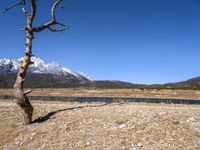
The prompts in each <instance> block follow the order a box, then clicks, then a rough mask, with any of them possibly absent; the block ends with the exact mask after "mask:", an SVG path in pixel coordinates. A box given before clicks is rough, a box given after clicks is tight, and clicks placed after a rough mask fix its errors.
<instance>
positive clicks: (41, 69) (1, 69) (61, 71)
mask: <svg viewBox="0 0 200 150" xmlns="http://www.w3.org/2000/svg"><path fill="white" fill-rule="evenodd" d="M21 61H22V58H19V59H13V60H11V59H0V73H16V72H18V70H19V67H20V64H21ZM32 61H33V62H34V64H33V65H30V67H29V69H28V73H33V74H34V73H35V74H36V73H37V74H53V75H58V76H62V77H67V78H69V79H77V80H92V79H91V78H90V77H88V76H87V75H86V74H84V73H82V72H75V71H72V70H70V69H68V68H65V67H62V66H60V65H59V64H58V63H56V62H52V63H45V62H44V61H43V60H42V59H40V58H37V57H32Z"/></svg>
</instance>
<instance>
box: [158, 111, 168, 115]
mask: <svg viewBox="0 0 200 150" xmlns="http://www.w3.org/2000/svg"><path fill="white" fill-rule="evenodd" d="M166 114H167V113H166V112H160V113H159V115H166Z"/></svg>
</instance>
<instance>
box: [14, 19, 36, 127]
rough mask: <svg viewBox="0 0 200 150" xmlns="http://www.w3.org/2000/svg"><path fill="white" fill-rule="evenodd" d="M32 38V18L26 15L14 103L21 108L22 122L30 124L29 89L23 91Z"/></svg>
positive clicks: (29, 61) (31, 107)
mask: <svg viewBox="0 0 200 150" xmlns="http://www.w3.org/2000/svg"><path fill="white" fill-rule="evenodd" d="M32 40H33V31H32V18H30V17H27V26H26V44H25V45H26V50H25V55H24V57H23V60H22V63H21V66H20V69H19V72H18V74H17V79H16V82H15V84H14V97H15V101H16V103H17V104H18V105H19V106H20V107H21V108H22V110H23V116H24V123H25V124H30V123H31V121H32V114H33V106H32V105H31V103H30V101H29V99H28V97H27V94H29V93H30V92H31V91H30V90H29V91H24V87H23V86H24V81H25V76H26V72H27V70H28V68H29V65H30V64H33V62H31V57H32V56H33V55H32Z"/></svg>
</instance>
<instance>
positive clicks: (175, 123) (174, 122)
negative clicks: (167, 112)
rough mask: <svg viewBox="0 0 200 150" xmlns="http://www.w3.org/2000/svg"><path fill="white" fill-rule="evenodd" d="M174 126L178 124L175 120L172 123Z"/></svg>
mask: <svg viewBox="0 0 200 150" xmlns="http://www.w3.org/2000/svg"><path fill="white" fill-rule="evenodd" d="M172 123H173V124H174V125H178V124H179V123H180V122H179V121H178V120H175V121H173V122H172Z"/></svg>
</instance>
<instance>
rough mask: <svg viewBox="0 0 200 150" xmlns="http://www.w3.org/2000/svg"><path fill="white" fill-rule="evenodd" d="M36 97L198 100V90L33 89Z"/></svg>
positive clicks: (9, 93)
mask: <svg viewBox="0 0 200 150" xmlns="http://www.w3.org/2000/svg"><path fill="white" fill-rule="evenodd" d="M11 94H12V89H7V90H6V89H0V95H11ZM31 95H36V96H74V97H77V96H80V97H81V96H86V97H95V96H96V97H139V98H173V99H194V100H200V90H156V89H149V90H145V89H144V90H141V89H79V88H78V89H34V90H33V92H32V93H31Z"/></svg>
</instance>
